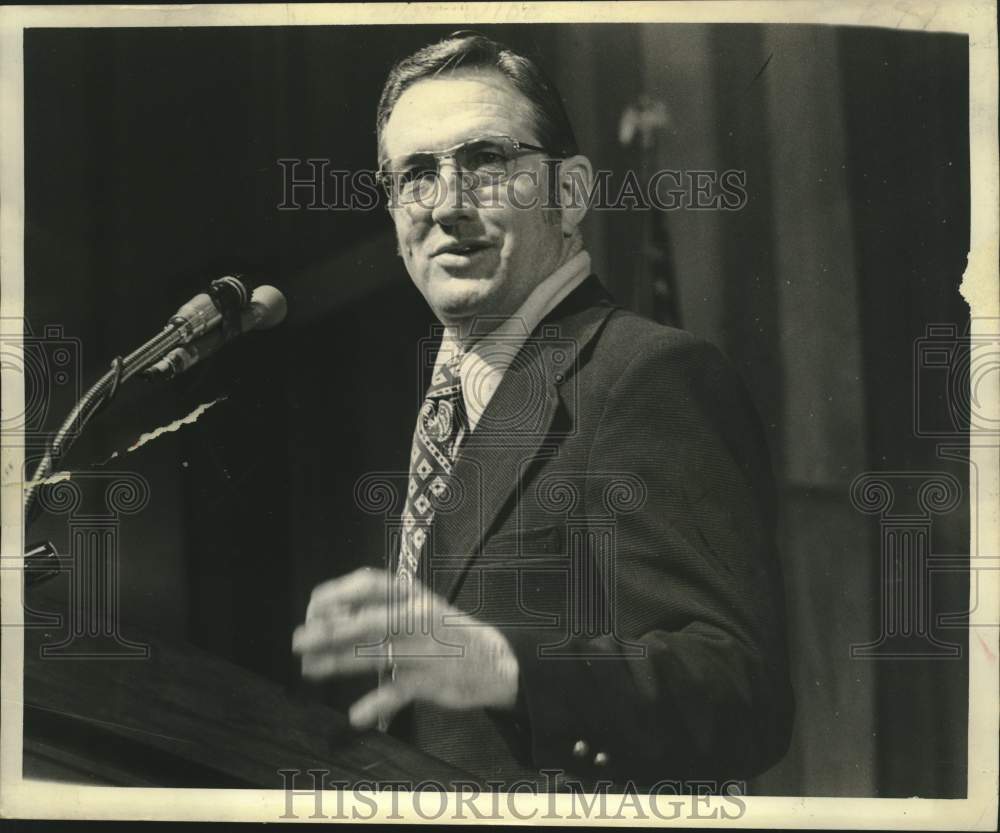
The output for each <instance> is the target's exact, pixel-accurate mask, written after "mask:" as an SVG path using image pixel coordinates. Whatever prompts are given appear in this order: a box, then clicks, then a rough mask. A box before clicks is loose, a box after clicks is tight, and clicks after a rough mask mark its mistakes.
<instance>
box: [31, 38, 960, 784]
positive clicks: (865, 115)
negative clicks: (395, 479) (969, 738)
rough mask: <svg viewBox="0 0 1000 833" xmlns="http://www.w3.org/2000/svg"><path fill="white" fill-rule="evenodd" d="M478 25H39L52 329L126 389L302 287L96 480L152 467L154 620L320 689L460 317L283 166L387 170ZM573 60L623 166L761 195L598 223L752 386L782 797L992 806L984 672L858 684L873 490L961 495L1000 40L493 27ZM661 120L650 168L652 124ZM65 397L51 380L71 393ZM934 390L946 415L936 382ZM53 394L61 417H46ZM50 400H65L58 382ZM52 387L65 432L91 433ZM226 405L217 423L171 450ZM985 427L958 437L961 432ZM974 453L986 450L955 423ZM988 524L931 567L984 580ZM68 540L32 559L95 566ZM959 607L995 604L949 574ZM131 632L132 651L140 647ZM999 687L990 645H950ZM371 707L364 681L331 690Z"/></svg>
mask: <svg viewBox="0 0 1000 833" xmlns="http://www.w3.org/2000/svg"><path fill="white" fill-rule="evenodd" d="M453 28H455V27H423V26H409V27H394V26H383V27H374V26H373V27H303V28H241V29H236V28H225V29H218V28H216V29H209V28H204V29H202V28H162V29H142V30H139V29H113V30H107V29H106V30H100V29H95V30H82V29H73V30H58V29H55V30H40V29H36V30H29V31H28V32H27V33H26V35H25V55H24V64H25V165H26V171H25V175H26V185H25V196H26V218H25V219H26V222H25V232H26V233H25V254H26V268H27V277H26V286H25V295H26V311H25V314H26V318H27V321H28V326H29V328H30V330H31V332H32V333H33V334H35V335H36V336H37V335H40V334H41V333H42V332H43V331H44V330H45V328H46V327H47V326H51V325H58V326H60V327H61V328H62V334H63V336H64V337H66V338H71V339H77V340H78V342H76V343H77V344H78V345H79V350H78V360H77V364H76V372H78V374H79V376H80V377H81V378H82V379H83V381H84V382H86V383H89V382H91V381H93V380H94V379H95V378H96V377H97V376H98V375H99V374H100V373H101V372H103V371H104V369H105V368H106V367H107V365H108V362H109V361H110V360H111V359H112V358H113V357H114V356H115V355H117V354H119V353H122V352H127V351H128V350H130V349H132V348H133V347H134V346H136V345H138V344H139V343H140V342H142V341H144V340H145V339H146V338H148V337H149V336H151V335H152V334H153V333H154V332H155V331H156V330H157V329H158V328H160V327H162V326H163V324H164V323H165V322H166V319H167V318H168V316H169V315H170V314H171V313H172V312H173V311H174V310H175V309H176V308H177V307H178V306H179V305H180V304H181V303H182V302H183V301H185V300H187V299H188V298H189V297H190V296H192V295H193V294H195V293H196V292H198V291H202V290H203V289H204V288H205V286H206V285H207V282H208V281H209V280H211V279H213V278H215V277H218V276H220V275H222V274H226V273H231V272H234V271H238V272H241V273H243V274H246V275H247V276H249V277H250V278H253V279H256V280H257V281H259V282H269V283H273V284H275V285H277V286H279V287H280V288H281V289H282V290H283V291H284V292H285V294H286V295H287V297H288V301H289V308H290V312H289V316H288V320H287V322H286V323H285V324H284V325H283V326H282V327H281V328H280V329H279V330H276V331H274V332H273V333H269V334H267V335H255V336H251V337H248V338H246V339H245V340H244V342H243V343H242V344H240V345H239V346H238V347H231V348H228V349H227V351H225V352H224V353H222V354H220V355H219V356H218V357H217V358H216V359H214V360H213V361H212V362H211V363H209V364H207V365H205V366H201V367H199V368H197V369H195V370H194V371H192V372H191V373H189V374H188V375H186V376H185V377H183V378H181V379H179V380H177V381H176V382H174V383H172V384H171V385H169V386H164V387H158V388H157V387H151V386H149V385H147V384H145V383H140V382H136V383H134V384H132V385H130V386H127V387H126V388H124V389H123V390H122V392H121V393H120V394H119V401H118V402H116V403H115V404H114V406H113V409H112V411H111V412H109V413H107V414H104V415H102V416H101V417H99V418H98V420H97V421H96V422H95V423H94V425H93V427H92V429H91V431H90V432H89V433H88V435H87V436H86V437H85V438H84V439H83V440H82V441H81V442H80V443H79V444H78V446H77V448H76V449H75V450H74V452H73V455H72V457H71V459H70V460H68V461H67V466H68V467H70V468H74V469H83V468H86V467H87V466H89V465H91V464H93V463H95V462H102V461H106V462H105V464H104V467H103V468H104V470H118V471H134V472H137V473H139V474H141V475H142V476H143V477H145V478H146V479H147V481H148V482H149V484H150V489H151V494H152V499H151V502H150V504H149V506H148V507H147V508H146V509H144V510H143V511H142V512H141V513H140V514H138V515H136V516H135V517H132V518H128V519H126V520H125V521H124V522H123V524H122V526H121V547H122V559H121V564H120V580H121V603H122V611H123V613H122V615H123V621H125V622H126V623H127V622H130V621H133V622H139V623H142V624H144V625H147V626H152V627H153V628H155V629H156V631H157V632H159V633H161V634H163V635H164V636H165V637H169V638H173V639H186V640H189V641H192V642H194V643H196V644H198V645H200V646H202V647H205V648H208V649H210V650H212V651H215V652H217V653H219V654H221V655H223V656H226V657H229V658H231V659H234V660H235V661H236V662H238V663H240V664H242V665H245V666H247V667H249V668H251V669H254V670H256V671H258V672H260V673H261V674H264V675H266V676H268V677H271V678H274V679H277V680H279V681H282V682H284V683H287V684H289V685H295V682H296V680H297V677H298V669H297V666H296V663H295V661H294V659H293V658H292V657H291V655H290V651H289V644H290V635H291V631H292V628H293V627H294V626H295V624H297V623H298V622H299V621H300V620H301V619H302V617H303V613H304V609H305V603H306V600H307V598H308V593H309V590H310V589H311V587H312V586H313V585H314V584H316V583H317V582H319V581H321V580H323V579H325V578H329V577H332V576H334V575H337V574H340V573H343V572H345V571H347V570H349V569H352V568H353V567H355V566H358V565H359V564H362V563H379V561H380V560H381V558H382V556H383V549H384V548H383V546H382V536H383V529H382V519H381V518H378V517H372V516H370V515H366V514H365V513H363V512H361V511H360V510H359V509H358V508H357V506H356V503H355V498H354V484H355V482H356V481H357V479H358V478H359V477H360V476H361V475H363V474H365V473H367V472H371V471H405V469H406V460H407V456H408V450H409V442H410V436H411V433H412V425H413V419H414V414H415V409H416V407H417V404H418V402H419V399H420V397H421V394H422V392H421V391H419V390H417V386H416V383H415V380H416V378H417V374H416V373H415V369H416V366H417V365H416V360H417V351H416V344H417V342H418V341H419V340H420V339H421V338H425V337H427V336H428V335H429V333H430V326H431V324H432V319H431V316H430V314H429V312H428V310H427V309H426V307H425V305H424V303H423V300H422V298H421V297H420V296H419V294H418V293H417V292H416V290H415V289H413V287H412V286H411V284H410V283H409V279H408V277H407V275H406V274H405V271H404V269H403V267H402V264H401V262H400V261H399V260H398V258H397V257H396V255H395V242H394V237H393V233H392V228H391V223H390V220H389V217H388V216H387V214H386V213H385V212H384V211H383V210H373V211H325V210H318V211H310V210H297V211H279V210H278V208H277V206H278V205H279V204H280V203H281V202H282V200H283V185H284V183H283V172H282V168H281V167H280V166H279V164H278V162H277V160H278V159H280V158H301V159H306V158H321V159H329V160H331V167H334V168H343V169H357V168H372V167H374V165H375V148H374V121H375V106H376V102H377V99H378V94H379V91H380V88H381V84H382V82H383V80H384V77H385V74H386V72H387V69H388V67H389V65H390V64H391V62H392V61H394V60H396V59H398V58H399V57H402V56H403V55H405V54H408V53H409V52H410V51H412V50H413V49H415V48H417V47H418V46H421V45H423V44H425V43H427V42H429V41H431V40H433V39H435V38H437V37H440V36H443V35H445V34H447V33H448V32H449V31H451V29H453ZM480 28H481V30H482V31H486V32H488V33H490V34H492V35H494V36H497V37H499V38H500V39H502V40H506V41H507V42H508V43H510V44H511V45H512V46H513V47H514V48H515V49H521V50H525V51H527V52H529V53H532V54H534V55H536V56H538V57H539V59H540V61H541V63H542V65H543V66H544V67H545V68H546V69H547V71H548V72H549V73H550V74H551V75H552V76H553V77H554V78H555V80H556V82H557V84H558V85H559V87H560V89H561V90H562V92H563V95H564V97H565V98H566V101H567V106H568V108H569V111H570V114H571V117H572V118H573V120H574V123H575V125H576V129H577V132H578V139H579V141H580V145H581V147H582V148H583V150H584V152H585V153H587V154H588V155H589V156H590V157H591V159H592V160H593V161H594V163H595V166H596V167H598V168H608V169H612V170H614V171H616V172H619V173H620V172H622V171H624V170H627V169H633V170H638V171H649V170H652V169H653V168H655V167H670V168H673V169H681V170H695V169H703V170H725V169H728V168H735V169H740V170H745V171H746V172H747V192H748V195H749V202H748V205H747V206H746V207H745V208H744V209H743V210H741V211H736V212H722V211H674V212H665V213H655V212H654V213H648V212H641V211H626V212H620V213H609V212H600V213H597V212H595V213H593V214H592V215H591V216H590V217H589V218H588V220H587V229H586V234H587V241H588V248H589V249H590V251H591V253H592V255H593V260H594V265H595V270H596V271H597V272H598V274H600V275H601V277H602V278H603V279H604V281H605V283H606V284H607V285H608V286H609V288H611V289H612V291H613V292H614V293H615V294H616V295H617V296H618V298H619V300H620V301H621V302H623V303H625V304H626V305H629V306H631V307H633V308H635V309H637V310H640V311H642V312H645V313H647V314H650V315H653V316H655V317H658V318H661V319H662V320H666V321H672V322H673V323H678V324H680V325H681V326H684V327H685V328H687V329H690V330H692V331H694V332H696V333H697V334H699V335H701V336H704V337H706V338H708V339H710V340H712V341H714V342H715V343H716V344H718V345H719V346H720V347H721V348H722V349H723V350H724V351H725V352H726V353H727V354H728V355H729V356H730V358H731V359H732V360H733V362H734V363H735V364H736V365H737V367H738V368H739V370H740V372H741V373H742V374H743V376H744V378H745V379H746V381H747V383H748V385H749V386H750V388H751V390H752V392H753V394H754V396H755V399H756V402H757V405H758V408H759V410H760V412H761V414H762V416H763V418H764V421H765V424H766V425H767V428H768V431H769V435H770V440H771V447H772V452H773V456H774V462H775V468H776V472H777V474H778V478H779V483H780V484H781V489H782V522H781V538H780V546H781V554H782V559H783V563H784V566H785V574H786V585H787V593H788V604H789V609H790V619H791V630H790V634H789V638H790V643H791V651H792V656H793V662H794V669H795V671H794V675H795V678H794V681H795V686H796V692H797V698H798V703H799V707H798V720H797V726H796V733H795V737H794V739H793V744H792V749H791V751H790V752H789V754H788V756H787V758H786V759H785V760H784V761H783V762H782V763H781V764H779V765H778V766H777V767H776V768H775V769H774V770H773V771H772V772H770V773H768V774H767V775H765V776H764V777H763V778H762V779H761V780H760V782H759V784H758V785H757V789H758V790H759V791H761V792H770V793H773V794H808V795H858V796H874V795H881V796H911V795H919V796H945V797H956V796H962V795H964V794H965V784H966V731H967V730H966V708H967V681H968V677H967V661H966V659H964V658H963V659H959V660H950V661H943V660H940V659H937V660H920V659H907V660H898V659H897V660H892V659H888V660H887V659H883V660H878V661H875V660H858V659H851V655H850V646H851V645H852V644H859V643H865V642H871V641H873V640H875V639H876V638H877V637H878V635H879V617H880V610H881V607H880V604H881V602H882V599H883V587H882V582H881V581H880V575H881V572H880V570H881V567H880V551H881V548H880V526H879V519H878V517H877V516H870V515H865V514H862V513H860V512H859V511H858V510H857V509H856V508H854V506H853V505H852V503H851V500H850V484H851V482H852V481H853V479H854V478H855V477H856V476H857V475H859V474H861V473H863V472H866V471H898V472H910V473H913V472H917V473H919V472H924V473H928V472H931V473H933V472H950V473H952V474H954V475H955V476H956V477H957V478H958V479H959V481H960V482H961V483H962V484H965V483H967V482H968V466H967V465H966V466H964V467H963V466H962V465H961V464H960V463H958V462H955V461H947V460H943V459H941V458H940V457H939V455H938V446H939V445H940V442H941V440H940V438H938V439H935V438H928V437H924V436H919V435H918V432H917V431H916V430H915V412H914V404H913V403H914V401H915V392H916V391H917V390H918V388H917V386H918V385H922V387H921V388H920V389H919V392H920V396H921V399H920V401H921V403H922V404H921V407H922V408H925V409H926V410H927V413H928V414H930V417H928V418H933V419H936V420H938V422H939V423H940V422H947V421H948V420H949V419H950V418H951V412H950V411H949V409H948V401H947V396H946V394H947V391H946V389H945V388H944V387H943V386H942V383H941V380H940V378H938V377H937V376H936V377H935V378H934V380H930V379H929V377H926V378H925V376H922V375H921V374H922V372H923V371H922V370H921V368H920V367H919V366H918V365H917V364H916V363H915V362H916V360H915V345H916V342H917V340H918V339H919V338H921V337H922V336H924V335H925V332H926V328H927V326H928V325H930V324H952V325H954V326H955V327H956V328H957V332H958V333H961V332H962V331H963V330H964V328H965V326H966V324H967V321H968V309H967V307H966V305H965V304H964V302H963V301H962V299H961V298H960V296H959V294H958V289H957V288H958V285H959V283H960V281H961V276H962V273H963V270H964V268H965V258H966V254H967V252H968V248H969V155H968V129H967V126H968V82H967V77H968V40H967V39H966V38H964V37H960V36H955V35H944V34H933V33H910V32H897V31H883V30H876V29H861V28H837V27H806V26H771V25H768V26H759V25H670V26H651V25H650V26H633V25H546V26H542V25H532V26H530V27H529V26H501V27H480ZM643 94H645V96H646V97H647V100H652V101H656V102H659V103H660V104H661V105H662V106H663V108H665V109H664V110H663V111H662V112H664V113H665V114H666V123H665V124H664V125H663V127H662V128H661V129H660V130H659V132H658V133H657V134H656V138H655V140H654V141H651V143H650V144H649V146H647V147H645V148H643V146H642V145H641V144H638V143H636V142H632V143H631V144H625V143H623V142H622V141H621V137H620V135H619V128H620V120H621V117H622V115H623V112H624V111H625V109H626V108H627V107H628V106H629V105H631V104H634V103H636V102H638V101H639V100H640V96H641V95H643ZM39 384H44V380H43V381H42V382H39ZM932 384H936V385H938V387H937V388H933V389H932V388H931V385H932ZM30 385H31V380H30V379H29V391H28V396H29V398H31V397H35V398H37V396H38V392H37V390H36V391H32V390H31V389H30ZM46 390H48V388H46ZM68 391H69V388H68V387H64V388H59V387H58V386H54V387H52V389H51V390H50V391H49V392H48V394H47V398H45V397H43V398H44V399H45V402H46V403H47V405H48V411H47V413H46V414H44V415H43V416H44V419H45V421H46V424H47V425H49V426H51V425H52V424H53V423H55V422H58V420H59V419H61V417H62V415H63V414H65V413H66V411H67V409H68V408H69V405H70V402H69V392H68ZM220 396H226V397H228V398H227V399H226V400H225V401H222V402H219V403H218V404H216V405H215V406H213V407H212V408H211V409H210V410H208V411H207V412H206V413H205V414H204V415H203V416H202V417H201V418H200V419H199V420H198V421H197V422H196V423H195V424H193V425H188V426H185V427H183V428H182V429H181V430H179V431H177V432H175V433H169V434H165V435H163V436H161V437H160V438H159V439H157V440H155V441H153V442H151V443H149V444H147V445H145V446H143V447H142V448H141V449H138V450H137V451H135V452H133V453H131V454H126V455H122V456H120V457H119V458H116V459H114V460H110V461H109V460H108V458H109V457H110V455H111V454H112V452H114V451H119V452H123V451H124V449H125V448H127V447H128V446H129V445H130V444H131V443H132V442H134V440H135V439H136V438H137V437H138V436H139V435H140V434H141V433H143V432H146V431H150V430H152V429H153V428H155V427H157V426H160V425H164V424H166V423H169V422H170V421H172V420H174V419H177V418H179V417H182V416H184V415H186V414H188V413H189V412H190V411H191V410H192V409H193V408H194V407H196V406H197V405H198V404H201V403H204V402H209V401H212V400H214V399H216V398H217V397H220ZM960 422H961V420H959V423H960ZM950 444H951V445H952V446H955V447H956V448H957V449H958V451H957V454H958V456H959V457H961V456H962V447H963V446H967V439H963V438H962V426H961V424H958V425H957V426H956V433H955V437H954V438H952V440H951V441H950ZM968 522H969V516H968V501H967V499H965V500H963V501H962V502H961V504H960V507H959V508H958V509H957V510H955V511H954V512H951V513H948V514H944V515H940V516H935V517H934V518H933V536H932V544H931V549H932V551H933V552H935V553H941V554H959V555H961V554H963V553H967V552H968V546H969V544H968V539H969V532H968ZM66 530H67V521H66V519H65V518H59V517H50V516H43V517H41V518H40V519H39V520H38V522H37V523H36V524H35V526H34V527H33V528H32V529H30V530H29V534H28V538H29V540H30V539H35V538H40V537H50V538H52V539H53V540H54V541H56V542H57V543H59V544H60V545H61V546H64V545H65V544H66V541H67V538H68V536H67V531H66ZM932 591H933V596H932V605H933V610H934V612H951V611H961V610H962V609H963V608H965V607H967V600H968V580H967V577H965V576H963V575H962V574H961V573H952V574H945V575H935V576H934V578H933V587H932ZM125 632H126V635H127V624H126V626H125ZM938 636H939V638H940V639H942V640H945V641H947V642H952V643H958V644H960V645H961V646H962V649H963V657H965V656H966V655H965V653H964V651H965V646H966V643H967V635H966V632H965V631H964V630H963V629H962V628H960V627H957V628H956V627H952V628H950V629H947V630H944V629H942V630H940V632H939V633H938ZM327 694H329V695H330V696H332V697H333V698H334V700H335V701H338V700H339V701H343V700H345V699H349V695H350V690H349V687H343V688H342V689H340V690H339V691H333V692H327Z"/></svg>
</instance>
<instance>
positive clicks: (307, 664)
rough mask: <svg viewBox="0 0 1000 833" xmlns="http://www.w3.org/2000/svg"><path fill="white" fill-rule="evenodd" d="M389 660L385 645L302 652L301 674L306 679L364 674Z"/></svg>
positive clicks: (377, 669) (378, 667) (375, 669)
mask: <svg viewBox="0 0 1000 833" xmlns="http://www.w3.org/2000/svg"><path fill="white" fill-rule="evenodd" d="M388 662H389V649H388V647H387V646H385V645H373V646H371V647H370V648H367V649H365V650H358V651H355V650H353V649H352V650H349V651H339V652H334V651H330V652H326V653H321V654H315V653H310V654H304V655H303V657H302V676H303V677H305V678H306V679H307V680H323V679H326V678H327V677H336V676H345V675H350V674H364V673H366V672H369V671H380V670H381V669H383V668H385V667H386V666H387V665H388Z"/></svg>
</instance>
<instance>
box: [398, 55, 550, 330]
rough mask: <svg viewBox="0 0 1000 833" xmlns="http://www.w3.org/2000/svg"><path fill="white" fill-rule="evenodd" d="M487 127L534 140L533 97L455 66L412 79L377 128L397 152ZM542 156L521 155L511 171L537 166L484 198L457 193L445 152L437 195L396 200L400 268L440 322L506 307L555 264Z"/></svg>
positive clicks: (432, 146) (443, 144) (442, 145)
mask: <svg viewBox="0 0 1000 833" xmlns="http://www.w3.org/2000/svg"><path fill="white" fill-rule="evenodd" d="M484 136H510V137H512V138H514V139H517V140H519V141H521V142H524V143H527V144H533V145H538V144H539V140H538V136H537V135H536V133H535V129H534V126H533V118H532V109H531V105H530V103H529V102H528V100H527V99H526V98H525V97H524V96H523V95H521V93H520V92H518V91H517V89H516V88H515V87H513V86H512V85H511V84H510V82H508V81H507V79H506V78H504V77H503V76H502V75H501V74H500V73H499V72H494V71H491V70H467V71H462V70H459V71H456V72H453V73H448V74H446V75H442V76H440V77H437V78H429V79H424V80H421V81H418V82H417V83H415V84H414V85H413V86H412V87H409V88H408V89H407V90H406V91H405V92H404V93H403V94H402V96H400V98H399V100H398V101H397V103H396V106H395V107H394V108H393V111H392V114H391V116H390V117H389V120H388V122H387V124H386V126H385V129H384V131H383V134H382V142H383V148H382V151H383V154H384V157H386V158H396V157H399V156H403V155H406V154H411V153H415V152H418V151H428V150H443V149H446V148H451V147H454V146H455V145H458V144H460V143H461V142H465V141H468V140H470V139H476V138H481V137H484ZM543 158H544V157H543V155H541V154H535V155H530V156H523V157H521V158H519V159H518V160H517V162H516V168H515V170H516V171H527V172H534V175H533V176H528V175H526V174H520V173H518V174H516V175H515V176H513V177H512V179H510V180H508V181H507V182H506V183H502V184H501V185H500V187H499V189H498V190H497V191H494V190H488V191H487V192H486V193H484V194H483V195H482V200H481V202H482V203H483V204H482V205H481V206H477V203H476V200H475V199H474V197H475V194H472V193H470V192H468V191H467V192H466V193H465V194H462V195H460V193H459V192H460V175H459V174H458V173H457V172H456V170H455V168H454V162H453V160H451V159H446V160H444V161H443V162H442V164H441V178H440V180H439V182H438V193H437V194H436V195H434V196H433V197H432V198H429V199H425V200H422V201H421V202H422V204H421V202H416V203H410V204H402V205H399V206H397V207H395V208H393V210H392V216H393V221H394V222H395V225H396V237H397V239H398V243H399V251H400V254H401V255H402V257H403V261H404V263H405V264H406V269H407V271H408V272H409V273H410V277H411V278H412V279H413V282H414V283H415V284H416V286H417V288H418V289H419V290H420V292H421V293H423V296H424V298H426V299H427V303H428V304H430V306H431V308H432V309H433V310H434V312H435V313H436V314H437V316H438V318H439V319H440V320H441V321H443V322H444V323H446V324H460V323H462V322H466V323H469V322H470V321H471V319H472V318H474V317H475V316H502V317H506V316H509V315H512V314H513V313H514V312H516V311H517V309H518V308H519V307H520V306H521V304H522V303H523V302H524V300H525V299H526V298H527V297H528V295H529V294H530V293H531V291H532V290H533V289H534V288H535V287H536V286H537V285H538V284H539V283H540V282H541V281H542V280H543V279H544V278H545V277H546V276H548V275H549V274H551V273H552V272H553V271H554V270H555V269H556V268H557V267H558V266H559V265H560V262H561V259H562V251H563V235H562V231H561V228H560V220H559V209H555V208H543V206H544V205H545V204H546V202H547V201H546V199H545V187H546V179H547V176H546V169H545V166H544V165H543V164H542V160H543ZM497 194H499V199H496V195H497ZM512 203H515V204H512ZM523 206H530V207H527V208H526V207H523ZM456 248H457V249H458V250H457V251H456V250H455V249H456Z"/></svg>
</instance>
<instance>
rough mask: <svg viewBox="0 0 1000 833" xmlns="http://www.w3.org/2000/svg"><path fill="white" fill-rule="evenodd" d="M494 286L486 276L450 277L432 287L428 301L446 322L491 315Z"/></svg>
mask: <svg viewBox="0 0 1000 833" xmlns="http://www.w3.org/2000/svg"><path fill="white" fill-rule="evenodd" d="M492 289H493V286H492V285H491V283H490V281H489V280H487V279H485V278H449V279H447V280H445V281H439V282H437V284H436V285H435V286H433V287H432V288H431V291H430V293H429V296H428V299H427V300H428V301H429V303H430V305H431V307H432V308H433V309H434V311H435V312H436V313H437V316H438V318H440V319H441V320H442V321H443V322H444V323H446V324H450V323H456V322H458V321H464V320H467V319H469V318H473V317H475V316H477V315H489V314H490V312H489V311H490V310H491V309H492V308H493V306H494V298H493V295H494V293H493V292H492V291H491V290H492Z"/></svg>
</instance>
